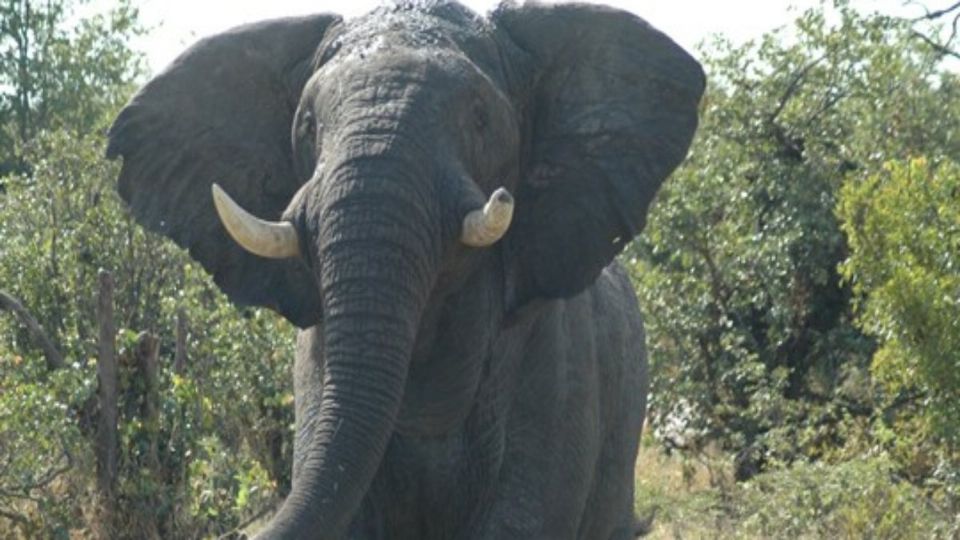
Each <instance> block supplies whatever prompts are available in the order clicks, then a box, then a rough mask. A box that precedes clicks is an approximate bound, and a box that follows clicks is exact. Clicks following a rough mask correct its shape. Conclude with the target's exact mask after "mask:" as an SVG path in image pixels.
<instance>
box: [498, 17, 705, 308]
mask: <svg viewBox="0 0 960 540" xmlns="http://www.w3.org/2000/svg"><path fill="white" fill-rule="evenodd" d="M493 20H494V22H495V24H496V25H497V26H498V28H500V29H501V31H504V32H505V33H506V34H507V35H508V36H509V38H510V39H511V41H512V43H513V44H514V45H516V46H517V47H518V48H519V49H521V51H523V52H525V53H526V54H522V53H521V54H520V55H519V57H520V58H524V59H525V60H524V61H521V62H519V63H520V64H525V65H523V66H522V67H518V66H516V65H515V66H513V70H514V72H519V73H521V75H520V76H518V77H515V79H517V80H519V81H521V82H518V83H515V84H516V86H517V88H514V89H513V92H514V94H515V95H516V100H517V103H518V109H519V110H520V111H521V115H522V116H523V120H522V122H523V124H524V125H523V128H522V129H523V131H524V136H525V138H526V140H525V148H526V150H525V151H524V155H525V156H530V159H529V162H527V163H523V164H522V170H521V174H522V177H521V184H520V186H519V187H518V189H517V216H516V218H515V225H514V227H513V230H512V231H511V233H510V237H509V238H510V240H509V242H510V249H512V250H513V251H514V255H515V257H516V260H518V262H519V272H520V284H521V285H520V286H521V287H522V289H523V290H522V291H521V292H520V294H521V295H522V296H524V297H526V298H530V297H547V298H557V297H567V296H572V295H575V294H577V293H579V292H580V291H582V290H583V289H584V288H586V287H588V286H589V285H590V284H591V283H593V282H594V280H596V278H597V276H598V275H599V273H600V272H601V270H603V268H604V267H605V266H607V265H608V264H609V263H610V262H611V261H612V260H613V258H614V257H615V256H616V255H617V254H619V253H620V251H622V249H623V247H624V246H625V245H626V244H627V243H628V242H629V241H630V240H631V239H632V238H633V237H634V236H636V235H637V234H638V233H639V232H640V231H641V230H642V229H643V226H644V223H645V222H646V214H647V209H648V207H649V206H650V203H651V201H652V199H653V197H654V195H655V194H656V192H657V189H658V188H659V187H660V184H661V183H662V182H663V181H664V179H666V177H667V176H668V175H669V174H670V173H671V172H673V170H674V169H675V168H676V167H677V166H678V165H679V164H680V162H681V161H682V160H683V159H684V157H685V156H686V154H687V150H688V148H689V146H690V142H691V139H692V137H693V133H694V131H695V130H696V127H697V108H698V106H699V102H700V97H701V94H702V93H703V90H704V84H705V81H704V75H703V71H702V69H701V68H700V64H699V63H697V61H696V60H694V59H693V58H692V57H690V56H689V55H688V54H687V53H686V52H685V51H684V50H683V49H682V48H680V47H679V46H678V45H677V44H675V43H674V42H673V41H671V40H670V39H669V38H668V37H667V36H665V35H664V34H662V33H660V32H659V31H657V30H655V29H654V28H652V27H651V26H650V25H648V24H647V23H646V22H645V21H643V20H642V19H640V18H638V17H636V16H634V15H631V14H629V13H626V12H623V11H618V10H614V9H611V8H605V7H601V6H591V5H584V4H565V5H550V6H547V5H540V4H531V3H528V4H526V5H523V6H515V5H505V6H502V7H501V8H500V9H499V10H497V11H496V12H495V13H494V14H493ZM511 57H515V56H511Z"/></svg>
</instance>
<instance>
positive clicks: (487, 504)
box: [294, 263, 648, 540]
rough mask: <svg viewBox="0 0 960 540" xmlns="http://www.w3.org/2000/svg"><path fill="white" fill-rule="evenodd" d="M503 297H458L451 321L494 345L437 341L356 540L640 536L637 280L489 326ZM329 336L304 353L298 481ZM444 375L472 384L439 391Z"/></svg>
mask: <svg viewBox="0 0 960 540" xmlns="http://www.w3.org/2000/svg"><path fill="white" fill-rule="evenodd" d="M495 275H496V274H495V273H482V272H481V273H480V274H479V275H478V276H477V279H489V278H490V277H491V276H495ZM466 290H467V291H484V292H485V293H489V292H491V291H493V292H496V291H497V288H496V287H495V286H493V287H468V288H467V289H466ZM478 296H479V297H478ZM501 297H502V295H500V294H493V295H488V294H483V295H478V294H468V295H467V297H466V298H459V297H458V298H453V299H451V300H450V302H449V305H447V306H445V308H444V309H443V312H444V316H443V320H444V322H443V323H440V322H439V321H437V324H438V325H453V326H455V327H457V328H464V329H466V328H470V323H469V322H468V321H473V323H472V324H474V325H477V326H478V328H476V329H474V332H473V333H471V334H467V335H464V336H461V337H463V338H468V337H469V336H480V335H483V334H484V333H485V332H491V333H492V334H493V335H492V336H491V337H490V338H489V339H485V340H482V341H483V342H485V343H487V344H488V345H487V346H482V345H480V344H478V343H476V342H472V341H470V340H469V339H454V340H451V341H449V342H447V343H438V342H437V340H435V339H431V338H430V337H429V336H430V335H431V333H432V331H435V330H433V329H425V330H424V331H423V332H424V333H423V334H422V336H423V337H422V339H423V340H424V341H425V343H424V347H423V349H422V354H423V355H422V356H421V357H415V358H414V366H415V367H413V368H412V370H411V373H410V378H409V380H408V383H407V388H406V391H405V392H404V396H405V401H404V405H403V408H402V409H401V412H400V418H399V419H398V422H397V428H396V429H395V431H394V433H393V435H392V437H391V440H390V443H389V445H388V447H387V451H386V454H385V455H384V459H383V461H382V463H381V464H380V468H379V470H378V471H377V474H376V477H375V478H374V480H373V483H372V485H371V488H370V491H369V492H368V493H367V496H366V498H365V500H364V503H363V507H362V510H361V512H360V513H359V514H358V516H357V518H356V519H355V521H354V523H353V525H352V529H351V531H352V532H351V534H350V538H356V539H371V540H372V539H387V538H389V539H396V540H405V539H408V540H419V539H422V540H426V539H447V538H463V539H469V538H477V539H479V538H489V539H509V538H550V539H553V538H557V539H560V538H570V539H573V538H582V539H619V538H633V537H634V528H633V491H634V480H633V470H634V462H635V460H636V452H637V443H638V441H639V439H638V434H639V432H640V429H641V428H642V426H643V420H644V412H645V405H646V391H647V384H648V380H647V364H646V355H645V352H644V351H645V348H644V331H643V322H642V320H641V316H640V312H639V310H638V309H637V305H636V301H635V297H634V293H633V289H632V288H631V285H630V283H629V280H628V279H627V277H626V275H625V273H624V272H623V270H622V269H621V268H619V264H617V263H614V264H611V265H610V266H609V267H607V268H606V269H605V270H604V272H603V273H602V274H601V275H600V277H599V278H598V279H597V282H596V283H595V284H594V285H593V286H591V287H590V288H588V289H587V290H586V291H584V292H583V293H581V294H579V295H577V296H576V297H574V298H570V299H561V300H550V301H545V302H540V303H536V304H534V305H531V306H528V307H527V308H525V310H524V311H523V312H521V313H516V314H514V315H513V316H512V317H511V320H504V321H500V322H499V323H498V324H493V325H491V321H489V320H477V319H476V313H477V312H478V311H483V310H482V309H481V308H480V307H479V306H478V303H479V304H487V303H492V304H496V303H497V302H498V300H497V299H498V298H501ZM495 307H498V306H495ZM500 312H502V310H501V309H494V310H493V313H500ZM481 327H482V328H481ZM437 330H439V331H441V332H442V329H437ZM321 336H322V331H320V329H319V328H311V329H308V330H305V331H302V332H301V334H300V337H299V342H298V347H299V349H300V350H299V352H298V354H297V361H296V368H295V372H296V376H295V381H297V382H298V384H297V388H296V403H297V414H296V417H297V439H296V441H295V458H294V461H295V464H294V482H296V481H297V478H296V474H297V463H299V462H300V461H301V460H303V459H304V457H305V452H304V451H302V449H308V448H311V447H312V441H311V438H312V437H313V435H314V431H313V429H312V428H311V419H313V418H316V417H317V415H316V408H317V406H318V404H319V403H320V396H321V394H322V390H321V388H322V373H323V366H322V363H320V361H319V360H320V359H322V358H323V354H322V347H323V345H322V339H321ZM437 364H442V366H438V365H437ZM463 366H479V367H480V369H478V370H469V369H463ZM438 374H439V375H440V376H443V375H446V376H448V377H451V378H455V379H458V380H456V381H451V380H443V381H439V382H438V381H437V380H436V377H438ZM440 383H442V384H443V386H444V388H453V387H456V388H458V390H457V391H455V392H447V393H446V395H444V393H442V392H438V391H437V389H435V388H433V386H434V385H436V384H440Z"/></svg>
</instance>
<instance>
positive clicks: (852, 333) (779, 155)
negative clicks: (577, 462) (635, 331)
mask: <svg viewBox="0 0 960 540" xmlns="http://www.w3.org/2000/svg"><path fill="white" fill-rule="evenodd" d="M835 15H836V17H835V18H836V19H837V20H838V22H837V23H835V24H831V23H829V22H828V21H829V20H830V17H828V16H827V13H826V12H825V11H823V10H821V9H815V10H810V11H807V12H805V13H803V14H802V15H801V16H800V17H799V18H798V19H797V20H796V22H795V24H794V26H793V28H792V32H793V33H794V34H795V35H794V36H793V37H792V38H791V39H790V40H786V39H784V38H782V37H781V35H780V34H778V33H771V34H767V35H766V36H764V37H763V38H762V39H761V40H759V41H758V42H751V43H748V44H746V45H744V46H741V47H734V46H732V45H730V44H729V43H727V42H724V41H722V40H719V41H717V42H715V43H713V44H712V46H711V48H710V49H709V52H707V53H706V65H707V73H708V80H709V81H710V83H709V89H708V94H707V96H706V98H705V101H704V105H703V111H702V113H703V114H702V124H701V128H700V131H699V133H698V136H697V140H696V141H695V142H694V145H693V150H692V153H691V156H690V158H689V159H688V161H687V163H686V164H685V165H684V166H683V167H682V168H681V169H680V170H678V172H677V173H675V175H674V177H673V178H672V179H671V180H669V181H668V182H667V183H666V185H665V187H664V189H663V190H662V191H661V193H660V195H659V197H658V201H657V203H656V206H655V208H654V210H653V212H652V214H651V217H650V221H649V224H648V226H647V229H646V231H645V233H644V234H643V235H642V236H641V238H640V239H639V240H638V241H637V242H635V244H634V245H633V247H632V249H631V251H630V252H629V253H628V255H627V258H628V262H629V263H630V264H631V265H632V268H633V271H634V278H635V282H636V284H637V286H638V293H639V296H640V297H641V301H642V304H643V305H644V311H645V313H646V314H647V320H648V324H649V327H650V331H649V336H650V337H649V342H650V347H651V358H652V364H653V372H654V389H653V396H652V399H651V408H652V413H653V417H652V421H653V425H654V426H655V428H656V429H657V430H658V431H657V432H658V434H659V435H660V436H661V439H662V440H665V441H666V442H667V443H671V441H672V444H675V445H681V446H692V447H694V448H695V447H697V446H698V445H699V444H704V443H705V442H706V441H710V440H717V441H720V442H721V444H722V445H723V446H724V447H726V448H728V449H730V450H731V451H735V452H743V451H746V450H750V451H751V452H754V453H755V454H759V455H760V456H761V457H760V458H756V459H758V460H760V461H762V460H763V459H766V460H769V461H777V460H782V461H793V460H796V459H808V458H828V457H831V456H834V457H836V456H839V455H843V452H847V451H855V450H852V449H850V448H851V447H854V446H856V445H857V444H859V438H860V437H861V434H862V433H864V432H866V431H869V430H870V429H871V428H870V426H871V425H873V422H874V421H875V420H876V419H877V417H878V416H882V412H883V408H882V407H883V404H882V403H880V402H879V401H878V396H877V395H876V393H875V392H874V391H873V386H872V382H871V374H870V369H869V368H870V365H871V357H872V353H873V350H874V347H875V342H874V339H873V338H872V337H871V336H869V335H866V334H864V333H863V332H862V331H861V329H860V328H859V327H858V326H857V325H856V324H854V320H855V314H854V311H853V308H852V306H853V303H852V301H851V299H852V291H851V288H850V286H849V284H848V283H847V282H845V281H843V279H842V277H841V275H840V273H839V272H838V271H837V266H838V264H839V263H841V262H842V261H843V260H844V259H845V258H846V256H847V254H848V251H849V247H848V245H847V242H846V239H845V238H844V235H843V233H842V231H841V228H840V223H839V220H838V218H837V216H836V215H835V214H834V208H835V206H836V202H837V197H838V194H839V192H840V189H841V186H843V184H844V182H845V181H846V180H847V179H848V178H849V177H850V176H851V175H858V174H862V173H863V172H864V171H877V170H880V168H881V167H882V166H883V163H885V162H886V161H888V160H892V159H903V158H907V157H909V156H920V155H939V156H951V157H952V158H953V159H955V158H956V157H958V156H960V140H958V139H957V137H956V136H955V133H956V132H957V127H958V126H960V99H958V97H960V95H958V94H960V80H958V79H957V77H956V75H954V74H952V73H949V72H946V71H944V70H943V69H942V67H941V60H942V54H940V53H938V52H937V51H935V50H932V49H931V48H930V47H928V46H927V45H926V44H925V43H923V42H922V41H920V40H917V39H915V38H914V37H913V35H912V30H913V29H912V27H911V26H910V25H909V24H907V23H905V22H903V21H899V20H895V19H891V18H889V17H883V16H862V15H859V14H858V13H857V12H855V11H853V10H852V9H849V8H848V7H846V5H845V3H843V2H838V7H837V9H836V11H835ZM678 426H679V427H678ZM845 447H846V448H848V449H849V450H844V448H845Z"/></svg>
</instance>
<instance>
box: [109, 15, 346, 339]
mask: <svg viewBox="0 0 960 540" xmlns="http://www.w3.org/2000/svg"><path fill="white" fill-rule="evenodd" d="M337 21H339V18H338V17H336V16H332V15H317V16H311V17H302V18H290V19H281V20H273V21H267V22H263V23H259V24H254V25H249V26H243V27H239V28H236V29H233V30H230V31H227V32H225V33H222V34H219V35H216V36H213V37H211V38H207V39H204V40H202V41H200V42H199V43H197V44H196V45H194V46H193V47H191V48H190V49H188V50H187V51H186V52H185V53H183V55H181V56H180V57H179V58H177V59H176V60H175V61H174V62H173V64H172V65H171V66H170V67H168V68H167V69H166V70H165V71H163V72H162V73H160V74H159V75H158V76H156V77H155V78H154V79H153V80H151V81H150V82H148V83H147V84H146V85H145V86H144V87H143V88H142V89H141V90H140V91H139V92H138V93H137V94H136V95H135V96H134V97H133V99H132V100H131V101H130V103H129V104H128V105H127V106H126V107H125V108H124V109H123V111H121V113H120V115H119V116H118V117H117V119H116V120H115V122H114V124H113V126H112V127H111V128H110V131H109V143H108V146H107V157H109V158H114V157H116V156H123V167H122V168H121V171H120V177H119V180H118V190H119V192H120V196H121V197H122V198H123V199H124V200H125V201H126V202H127V204H129V206H130V209H131V210H132V212H133V215H134V216H135V217H136V219H137V220H138V221H139V222H140V223H141V224H143V225H144V226H146V227H147V228H149V229H151V230H154V231H157V232H160V233H162V234H164V235H166V236H169V237H170V238H172V239H173V240H174V241H175V242H176V243H177V244H179V245H180V246H182V247H185V248H187V249H188V250H189V251H190V255H191V256H192V257H193V258H194V259H196V260H197V261H199V262H200V263H201V264H202V265H203V267H204V268H205V269H206V270H207V271H208V272H210V273H211V274H212V275H213V278H214V281H215V282H216V283H217V285H219V286H220V288H221V289H223V291H224V292H226V293H227V295H228V296H230V298H231V299H232V300H234V301H235V302H237V303H239V304H243V305H259V306H265V307H268V308H271V309H273V310H275V311H277V312H279V313H281V314H282V315H283V316H285V317H286V318H287V319H289V320H290V321H291V322H293V323H294V324H296V325H298V326H301V327H305V326H309V325H311V324H314V323H316V321H317V320H318V317H319V315H320V299H319V298H320V296H319V293H318V291H317V286H316V284H315V281H314V279H313V278H312V275H311V272H310V270H309V269H308V268H307V267H306V265H305V264H304V263H303V262H302V261H300V260H296V259H289V260H268V259H263V258H260V257H258V256H256V255H252V254H250V253H248V252H246V251H244V250H243V249H242V248H240V247H239V246H238V245H237V244H236V243H235V242H234V241H233V240H232V239H230V238H229V237H228V236H227V232H226V230H225V229H224V228H223V226H222V225H221V223H220V220H219V219H218V217H217V213H216V212H215V210H214V206H213V200H212V196H211V193H210V186H211V184H212V183H214V182H216V183H218V184H220V185H221V186H222V187H223V188H224V189H225V190H226V191H227V193H229V194H230V195H231V196H232V197H234V198H235V199H236V200H237V201H238V202H239V203H240V204H242V205H243V206H244V207H245V208H247V209H249V210H250V211H251V212H253V213H254V214H256V215H257V216H259V217H262V218H266V219H277V218H278V217H279V216H280V214H281V213H282V212H283V210H284V209H285V208H286V206H287V204H288V203H289V202H290V199H291V198H292V197H293V195H294V194H295V193H296V191H297V189H298V188H299V186H300V185H301V184H302V182H303V180H304V179H302V178H298V177H297V175H296V173H295V172H294V165H293V158H292V149H291V140H290V137H291V135H290V134H291V124H292V119H293V115H294V112H295V110H296V107H297V104H298V102H299V97H300V93H301V91H302V89H303V86H304V85H305V84H306V80H307V79H308V77H309V76H310V74H311V71H312V64H313V56H314V52H315V51H316V50H317V47H318V45H319V43H320V41H321V40H322V39H323V37H324V34H325V33H326V31H327V29H328V28H329V27H330V25H332V24H333V23H335V22H337Z"/></svg>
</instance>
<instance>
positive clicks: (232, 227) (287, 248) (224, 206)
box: [213, 184, 300, 259]
mask: <svg viewBox="0 0 960 540" xmlns="http://www.w3.org/2000/svg"><path fill="white" fill-rule="evenodd" d="M213 205H214V206H216V207H217V214H219V215H220V221H222V222H223V226H224V227H225V228H226V229H227V232H228V233H230V236H232V237H233V239H234V240H236V241H237V243H238V244H240V246H241V247H242V248H244V249H246V250H247V251H249V252H250V253H253V254H254V255H259V256H261V257H267V258H270V259H285V258H288V257H296V256H298V255H300V240H299V238H298V237H297V230H296V229H295V228H294V227H293V224H292V223H289V222H286V221H279V222H272V221H264V220H262V219H260V218H258V217H255V216H253V215H252V214H250V213H249V212H247V211H246V210H244V209H243V208H242V207H241V206H240V205H239V204H237V203H236V202H235V201H234V200H233V199H231V198H230V196H229V195H227V192H225V191H224V190H223V189H222V188H221V187H220V186H218V185H217V184H213Z"/></svg>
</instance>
